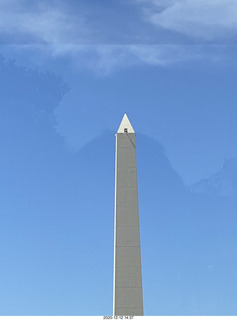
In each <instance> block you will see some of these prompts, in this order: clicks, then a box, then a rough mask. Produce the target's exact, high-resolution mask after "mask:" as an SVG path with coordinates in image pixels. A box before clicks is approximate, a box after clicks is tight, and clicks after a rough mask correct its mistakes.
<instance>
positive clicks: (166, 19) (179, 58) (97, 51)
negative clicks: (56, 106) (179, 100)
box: [0, 0, 237, 75]
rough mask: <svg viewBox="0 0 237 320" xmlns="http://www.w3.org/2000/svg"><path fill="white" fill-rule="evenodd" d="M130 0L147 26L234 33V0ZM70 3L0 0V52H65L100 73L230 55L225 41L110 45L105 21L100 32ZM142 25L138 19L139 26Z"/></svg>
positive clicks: (199, 33) (41, 55) (42, 55)
mask: <svg viewBox="0 0 237 320" xmlns="http://www.w3.org/2000/svg"><path fill="white" fill-rule="evenodd" d="M130 3H133V6H134V5H135V6H136V7H137V8H140V9H142V10H143V12H144V15H145V16H144V17H145V19H146V20H147V21H148V22H149V25H151V26H152V28H154V26H155V27H156V26H158V27H162V28H165V29H169V30H172V31H179V32H182V33H184V34H186V35H189V36H190V37H191V36H192V37H199V38H202V39H210V38H215V37H217V36H218V35H219V34H220V33H221V32H220V30H222V32H223V33H224V31H226V30H227V29H228V30H231V32H234V31H235V30H236V29H235V27H236V26H237V13H236V10H237V3H236V4H235V2H234V1H232V0H215V5H214V4H213V3H214V2H213V1H212V0H205V1H204V0H188V1H186V0H182V1H181V0H130ZM211 4H212V5H211ZM73 8H74V7H73V6H72V7H70V6H69V5H68V4H67V3H65V2H64V1H61V0H54V1H52V2H49V1H44V0H40V1H37V0H36V1H34V2H32V1H30V0H1V2H0V36H1V37H0V39H1V38H2V39H4V46H2V48H1V49H2V50H1V51H2V53H5V55H8V56H9V55H11V58H14V57H13V54H14V53H16V54H17V55H18V56H19V55H20V52H21V53H22V54H23V55H26V56H27V54H28V55H29V56H30V58H31V59H33V57H34V59H35V61H36V62H37V59H38V60H41V61H42V60H43V59H49V58H54V59H57V58H62V57H69V58H70V59H71V60H72V61H73V63H74V64H75V65H76V66H78V67H79V68H87V69H90V70H92V71H93V72H95V73H96V74H99V75H108V74H110V73H111V72H113V71H115V70H118V69H121V68H128V67H132V66H138V65H144V64H147V65H153V66H162V67H164V66H170V65H173V64H177V63H184V62H185V63H187V62H190V61H204V60H205V61H209V62H211V63H213V62H215V61H216V62H218V63H219V62H220V61H222V60H226V59H229V58H230V54H229V51H230V46H220V45H216V46H207V45H206V44H205V43H204V44H200V45H184V44H183V43H182V42H179V40H177V41H175V43H172V42H171V43H169V44H164V43H162V42H159V41H154V39H153V40H152V39H151V40H152V41H151V42H149V41H144V42H143V41H140V44H136V43H134V44H133V43H132V42H131V43H127V44H123V43H118V44H112V43H110V42H109V41H108V39H107V37H108V38H109V36H111V34H110V35H109V31H108V33H106V29H109V25H107V24H108V21H101V20H100V22H99V24H103V28H102V29H103V30H105V31H104V34H99V33H98V32H97V31H96V30H95V29H96V28H95V25H94V23H95V20H96V17H97V16H96V13H93V14H92V13H91V15H88V12H89V11H90V10H89V9H90V6H89V7H88V6H87V7H86V9H85V8H84V7H83V8H81V7H80V8H78V7H77V10H74V11H75V12H73V10H72V9H73ZM234 9H236V10H234ZM235 15H236V16H235ZM92 17H93V19H94V20H93V19H92ZM227 17H228V19H229V20H228V19H227ZM131 18H132V17H131ZM110 23H111V20H110ZM145 24H146V25H147V23H144V21H142V20H141V21H140V22H139V26H140V29H139V30H141V29H142V28H143V25H145ZM218 26H219V27H218ZM144 27H145V26H144ZM218 28H219V29H218ZM115 29H116V28H115ZM115 29H114V30H115ZM154 29H155V30H156V28H154ZM158 29H161V28H158ZM149 30H150V29H149ZM223 30H224V31H223ZM118 32H119V30H118ZM226 32H227V31H226ZM158 36H159V33H158ZM4 37H5V38H4ZM163 37H164V35H163ZM137 38H139V35H137ZM145 38H146V37H145ZM158 38H159V37H158ZM156 39H157V38H156ZM156 39H155V40H156ZM151 43H152V44H151ZM3 47H4V48H3Z"/></svg>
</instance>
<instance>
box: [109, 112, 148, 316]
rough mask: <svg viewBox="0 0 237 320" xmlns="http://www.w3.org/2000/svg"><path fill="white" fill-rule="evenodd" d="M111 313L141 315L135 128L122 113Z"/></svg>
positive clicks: (119, 133) (117, 169)
mask: <svg viewBox="0 0 237 320" xmlns="http://www.w3.org/2000/svg"><path fill="white" fill-rule="evenodd" d="M113 313H114V315H115V316H116V315H120V316H122V315H133V316H136V315H137V316H141V315H143V295H142V272H141V250H140V230H139V213H138V193H137V164H136V138H135V131H134V130H133V127H132V125H131V123H130V121H129V119H128V117H127V115H126V114H125V115H124V117H123V119H122V122H121V124H120V126H119V129H118V131H117V134H116V164H115V219H114V297H113Z"/></svg>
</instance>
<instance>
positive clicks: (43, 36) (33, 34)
mask: <svg viewBox="0 0 237 320" xmlns="http://www.w3.org/2000/svg"><path fill="white" fill-rule="evenodd" d="M2 1H3V2H1V4H0V34H1V35H6V36H10V38H9V39H10V40H9V42H10V43H12V41H13V40H12V39H14V38H12V36H14V37H15V39H18V40H19V39H20V40H19V42H21V41H22V42H24V39H25V36H30V38H29V39H30V40H29V42H31V43H46V44H54V43H70V42H75V41H80V42H84V41H86V39H87V38H88V34H89V32H90V30H89V26H88V25H87V24H86V21H85V18H84V17H83V16H82V15H77V16H75V15H73V14H72V13H71V12H69V11H68V10H65V9H66V8H64V7H63V6H62V5H61V2H60V1H58V2H57V1H56V2H54V5H52V4H51V5H50V4H49V3H47V2H45V1H41V2H37V1H36V2H35V5H34V6H33V7H32V6H30V5H29V1H26V0H18V1H16V0H8V1H6V0H2ZM5 42H6V41H5Z"/></svg>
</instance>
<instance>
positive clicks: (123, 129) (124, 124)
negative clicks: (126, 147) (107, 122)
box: [117, 113, 135, 133]
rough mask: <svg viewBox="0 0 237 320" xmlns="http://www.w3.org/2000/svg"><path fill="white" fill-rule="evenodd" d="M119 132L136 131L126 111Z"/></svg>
mask: <svg viewBox="0 0 237 320" xmlns="http://www.w3.org/2000/svg"><path fill="white" fill-rule="evenodd" d="M117 133H135V131H134V129H133V127H132V125H131V123H130V121H129V119H128V116H127V115H126V113H125V114H124V116H123V119H122V121H121V123H120V126H119V128H118V131H117Z"/></svg>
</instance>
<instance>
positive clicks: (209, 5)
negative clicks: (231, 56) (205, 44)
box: [144, 0, 237, 40]
mask: <svg viewBox="0 0 237 320" xmlns="http://www.w3.org/2000/svg"><path fill="white" fill-rule="evenodd" d="M145 1H146V3H149V4H150V7H149V9H147V8H144V9H145V11H144V13H145V15H146V20H147V21H149V22H151V23H152V24H153V25H156V26H159V27H162V28H165V29H169V30H172V31H178V32H181V33H183V34H185V35H188V36H190V37H195V38H200V39H202V40H223V37H228V36H232V35H233V34H236V33H237V1H236V0H182V1H180V0H174V1H171V2H170V1H167V2H166V1H162V3H163V5H164V8H163V10H161V11H160V10H158V9H160V2H159V1H156V0H145Z"/></svg>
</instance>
